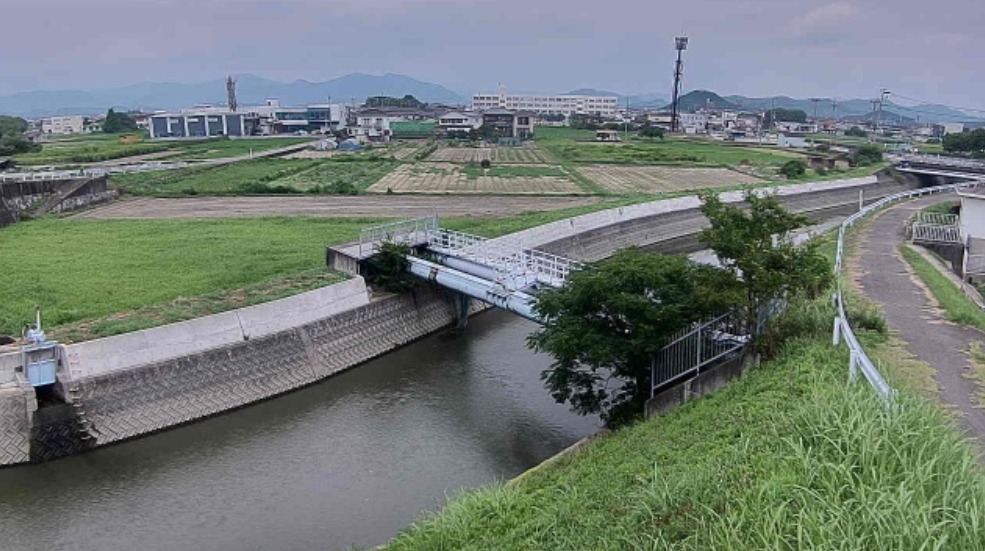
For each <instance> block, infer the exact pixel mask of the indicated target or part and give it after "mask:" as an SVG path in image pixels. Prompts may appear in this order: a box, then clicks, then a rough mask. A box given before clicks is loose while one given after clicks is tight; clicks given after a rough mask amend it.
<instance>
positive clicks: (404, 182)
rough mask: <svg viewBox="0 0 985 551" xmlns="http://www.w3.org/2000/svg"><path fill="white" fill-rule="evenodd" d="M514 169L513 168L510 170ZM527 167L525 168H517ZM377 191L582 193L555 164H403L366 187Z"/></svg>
mask: <svg viewBox="0 0 985 551" xmlns="http://www.w3.org/2000/svg"><path fill="white" fill-rule="evenodd" d="M511 169H514V170H511ZM516 169H528V170H519V171H518V170H516ZM369 191H371V192H376V193H387V192H393V193H506V194H509V193H528V194H577V193H584V191H583V190H582V188H581V187H579V186H578V184H576V183H574V182H572V181H571V180H570V179H568V178H566V177H565V174H564V173H563V172H562V171H561V169H559V168H557V167H548V166H541V167H493V168H492V169H489V170H488V171H484V170H482V169H481V168H478V167H474V166H473V167H461V166H457V165H453V164H447V163H418V164H416V165H402V166H400V167H399V168H398V169H397V170H394V171H393V172H391V173H389V174H387V175H386V176H384V177H383V178H382V179H380V180H379V181H378V182H376V183H375V184H373V185H371V186H370V187H369Z"/></svg>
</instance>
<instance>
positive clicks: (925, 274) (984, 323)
mask: <svg viewBox="0 0 985 551" xmlns="http://www.w3.org/2000/svg"><path fill="white" fill-rule="evenodd" d="M899 251H900V254H902V255H903V258H904V259H905V260H906V262H907V263H908V264H909V265H910V267H911V268H913V271H914V272H916V274H917V277H919V278H920V280H921V281H923V283H924V285H926V286H927V288H929V289H930V292H931V294H933V295H934V298H935V299H937V302H938V304H940V307H941V308H942V309H943V310H944V313H945V315H946V317H947V319H949V320H951V321H953V322H954V323H959V324H961V325H968V326H971V327H977V328H979V329H981V330H982V331H985V311H983V310H982V309H981V308H979V307H978V305H976V304H975V303H974V302H972V301H971V299H970V298H968V297H967V295H965V294H964V292H963V291H962V290H961V289H959V288H958V286H957V285H955V284H954V283H953V282H952V281H951V280H950V279H948V278H947V276H945V275H944V274H942V273H940V271H939V270H938V269H937V268H935V267H934V266H933V264H931V263H930V262H927V260H926V259H925V258H924V257H922V256H920V253H918V252H916V251H914V250H913V249H911V248H909V247H908V246H906V245H900V248H899Z"/></svg>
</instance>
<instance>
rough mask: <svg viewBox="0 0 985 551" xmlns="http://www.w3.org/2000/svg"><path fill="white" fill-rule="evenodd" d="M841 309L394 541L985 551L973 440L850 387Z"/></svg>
mask: <svg viewBox="0 0 985 551" xmlns="http://www.w3.org/2000/svg"><path fill="white" fill-rule="evenodd" d="M832 315H833V312H832V311H831V309H830V307H829V306H828V305H827V304H823V303H818V304H811V305H804V306H798V307H796V308H794V309H792V310H791V311H789V312H788V313H787V314H785V315H784V316H783V318H782V319H781V320H780V323H781V324H783V325H782V326H783V327H785V328H786V330H787V331H791V332H793V333H794V334H795V335H796V337H795V338H793V339H792V340H790V341H789V342H788V343H787V344H786V346H785V347H784V348H783V350H782V351H781V353H780V354H779V356H778V357H777V358H776V359H774V360H773V361H770V362H766V363H765V364H764V365H763V366H762V367H760V368H758V369H754V370H752V371H750V372H749V373H748V374H747V375H746V376H745V377H744V378H743V379H742V380H740V381H737V382H735V383H733V384H731V385H730V386H728V387H726V388H725V389H722V390H720V391H719V392H717V393H716V394H714V395H712V396H710V397H707V398H703V399H701V400H697V401H694V402H691V403H689V404H687V405H685V406H683V407H681V408H679V409H677V410H674V411H673V412H671V413H669V414H667V415H665V416H660V417H655V418H651V419H650V420H648V421H645V422H640V423H637V424H636V425H634V426H631V427H628V428H625V429H622V430H619V431H617V432H614V433H612V434H610V435H606V436H602V437H599V438H597V439H594V440H593V441H591V442H589V443H588V444H586V445H585V446H583V447H581V448H580V449H579V450H577V451H576V452H574V453H572V454H570V455H569V456H567V457H564V458H562V459H560V460H559V461H557V462H555V463H552V464H550V465H545V466H543V467H542V468H539V469H537V470H536V471H534V472H531V473H530V474H529V475H527V476H524V477H523V478H522V480H521V481H519V482H518V483H514V484H500V485H496V486H492V487H488V488H485V489H482V490H479V491H476V492H470V493H466V494H463V495H460V496H458V497H457V498H455V499H453V500H451V501H450V502H449V503H448V504H446V505H445V507H444V509H442V510H441V511H440V512H439V513H437V514H436V515H433V516H430V517H428V518H425V519H423V520H421V521H420V522H419V523H417V524H416V525H414V526H412V527H411V528H409V529H408V530H407V531H405V532H404V533H403V534H401V535H400V536H398V537H397V538H395V539H394V540H393V541H392V542H391V543H390V544H389V545H388V546H387V547H386V549H388V550H390V551H405V550H417V549H420V550H425V549H426V550H436V549H439V550H440V549H483V550H492V549H503V550H511V549H566V550H579V549H585V550H589V549H590V550H593V551H595V550H606V549H612V550H617V549H618V550H624V549H688V550H690V549H694V550H698V549H749V550H753V549H756V550H759V549H788V548H799V549H833V548H840V549H860V550H861V549H876V548H882V549H889V548H892V549H918V548H923V547H924V546H927V545H931V544H933V543H941V542H946V547H947V548H951V549H963V550H964V549H969V550H973V549H985V541H983V540H982V539H981V538H980V534H981V530H982V528H983V527H982V526H981V523H982V520H981V519H982V518H985V473H983V471H982V468H981V466H980V465H979V464H978V462H977V459H976V455H975V453H974V451H973V449H972V448H971V447H970V445H969V444H968V443H966V442H964V441H963V440H962V439H961V438H960V437H959V436H958V435H957V432H956V430H955V428H954V425H953V423H952V421H950V420H948V418H946V417H945V415H944V414H943V413H941V412H940V411H939V410H938V409H937V408H936V407H935V406H933V405H930V404H928V403H925V402H922V401H920V400H919V399H917V398H915V397H913V396H911V395H909V394H906V393H904V394H902V395H901V396H900V402H901V407H900V408H898V409H897V410H895V411H893V412H890V413H886V412H885V411H884V410H883V408H882V403H881V402H880V401H879V400H878V399H877V398H876V396H875V395H874V394H873V393H872V392H871V390H870V389H869V388H868V387H867V386H865V385H864V383H861V384H856V385H847V386H846V383H845V379H846V365H847V352H846V350H845V349H844V348H835V347H833V346H832V345H831V343H830V334H829V332H830V327H829V321H830V319H831V317H832ZM863 338H865V337H864V336H863ZM874 340H876V339H874ZM889 375H890V377H892V376H893V373H892V371H891V369H890V372H889ZM846 545H847V547H846Z"/></svg>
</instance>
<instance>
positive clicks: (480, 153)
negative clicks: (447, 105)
mask: <svg viewBox="0 0 985 551" xmlns="http://www.w3.org/2000/svg"><path fill="white" fill-rule="evenodd" d="M428 160H429V161H438V162H446V163H480V162H482V161H485V160H488V161H490V162H493V163H518V164H522V163H545V164H557V160H556V159H555V158H554V157H553V156H551V155H550V153H548V152H546V151H544V150H542V149H539V148H535V147H441V148H439V149H438V150H437V151H435V152H434V153H432V154H431V156H430V157H428Z"/></svg>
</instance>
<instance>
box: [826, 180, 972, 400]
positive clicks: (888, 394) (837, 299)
mask: <svg viewBox="0 0 985 551" xmlns="http://www.w3.org/2000/svg"><path fill="white" fill-rule="evenodd" d="M978 187H985V181H982V180H980V179H979V180H973V181H969V182H963V183H958V184H949V185H945V186H937V187H931V188H923V189H918V190H913V191H905V192H901V193H895V194H893V195H889V196H886V197H883V198H882V199H880V200H878V201H876V202H874V203H871V204H869V205H867V206H865V207H863V208H862V209H861V210H859V211H858V212H856V213H855V214H853V215H851V216H849V217H848V218H847V219H845V221H844V222H842V224H841V228H840V229H839V230H838V247H837V252H836V253H835V276H840V275H842V268H843V267H844V258H845V234H846V233H847V231H848V230H849V229H850V228H851V227H852V226H853V225H855V223H856V222H858V221H859V220H861V219H863V218H865V217H867V216H869V215H870V214H872V213H873V212H876V211H878V210H880V209H882V208H883V207H885V206H887V205H891V204H893V203H897V202H899V201H903V200H906V199H914V198H917V197H924V196H926V195H935V194H938V193H952V192H955V191H958V190H961V189H975V188H978ZM834 303H835V307H836V308H837V310H838V311H837V312H836V314H835V319H834V335H833V339H832V340H833V342H834V344H835V345H838V344H839V343H840V342H841V341H842V340H844V341H845V344H846V345H847V346H848V350H849V352H850V354H851V356H850V358H849V363H848V372H849V377H850V378H851V379H852V380H855V379H857V378H858V372H859V371H861V372H862V374H863V375H865V379H866V380H867V381H868V382H869V385H870V386H871V387H872V388H873V389H874V390H875V391H876V392H877V393H878V394H879V396H880V397H882V399H883V401H884V402H885V405H886V407H889V406H890V405H891V404H892V403H893V401H894V394H895V391H894V390H893V388H892V387H890V386H889V383H887V382H886V380H885V379H884V378H883V377H882V375H881V374H880V373H879V370H878V369H877V368H876V366H875V364H873V363H872V360H871V359H870V358H869V355H868V354H867V353H866V352H865V348H863V347H862V344H861V343H860V342H859V341H858V338H857V337H856V336H855V332H854V331H853V330H852V326H851V324H850V323H848V315H847V314H846V313H845V298H844V293H843V289H842V281H841V278H840V277H839V278H838V280H837V284H836V286H835V293H834Z"/></svg>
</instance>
